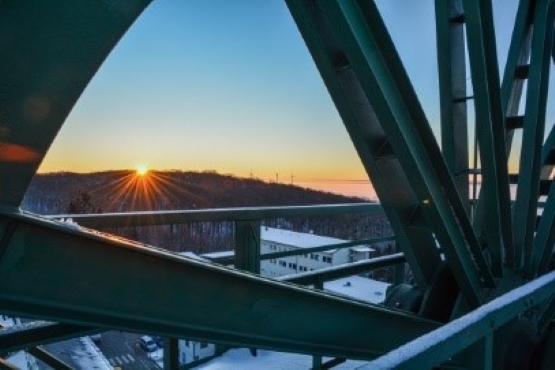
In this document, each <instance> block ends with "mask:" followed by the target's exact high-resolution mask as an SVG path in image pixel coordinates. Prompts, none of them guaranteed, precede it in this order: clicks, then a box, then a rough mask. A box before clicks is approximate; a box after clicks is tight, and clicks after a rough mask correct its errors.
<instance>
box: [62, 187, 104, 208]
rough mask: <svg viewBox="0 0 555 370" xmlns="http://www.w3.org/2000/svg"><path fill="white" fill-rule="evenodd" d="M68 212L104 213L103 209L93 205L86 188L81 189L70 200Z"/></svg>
mask: <svg viewBox="0 0 555 370" xmlns="http://www.w3.org/2000/svg"><path fill="white" fill-rule="evenodd" d="M67 213H69V214H79V213H102V209H101V208H100V207H95V206H94V205H93V203H92V201H91V195H90V194H89V193H88V192H87V191H86V190H79V192H78V193H77V195H76V196H75V197H74V198H73V199H72V200H70V201H69V204H68V206H67Z"/></svg>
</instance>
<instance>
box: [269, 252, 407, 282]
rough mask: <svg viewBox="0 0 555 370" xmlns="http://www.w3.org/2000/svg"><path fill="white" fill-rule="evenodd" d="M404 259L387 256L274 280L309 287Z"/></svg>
mask: <svg viewBox="0 0 555 370" xmlns="http://www.w3.org/2000/svg"><path fill="white" fill-rule="evenodd" d="M405 262H406V259H405V256H404V255H403V254H402V253H396V254H392V255H389V256H383V257H376V258H372V259H369V260H362V261H357V262H353V263H348V264H344V265H339V266H331V267H326V268H323V269H319V270H315V271H307V272H302V273H299V274H295V275H287V276H281V277H278V278H276V280H279V281H287V282H289V283H295V284H300V285H311V284H314V283H315V282H326V281H330V280H336V279H341V278H344V277H346V276H353V275H357V274H362V273H364V272H369V271H372V270H376V269H379V268H382V267H389V266H393V265H397V264H400V263H405Z"/></svg>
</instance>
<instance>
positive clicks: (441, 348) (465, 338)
mask: <svg viewBox="0 0 555 370" xmlns="http://www.w3.org/2000/svg"><path fill="white" fill-rule="evenodd" d="M554 294H555V272H551V273H549V274H548V275H544V276H542V277H540V278H539V279H536V280H534V281H532V282H530V283H528V284H526V285H523V286H521V287H518V288H516V289H514V290H513V291H510V292H508V293H506V294H505V295H503V296H501V297H498V298H496V299H494V300H493V301H491V302H488V303H487V304H485V305H483V306H481V307H479V308H477V309H476V310H474V311H473V312H471V313H469V314H467V315H464V316H462V317H460V318H458V319H456V320H454V321H451V322H450V323H448V324H446V325H444V326H442V327H440V328H439V329H437V330H434V331H433V332H430V333H428V334H426V335H423V336H422V337H420V338H418V339H415V340H414V341H413V342H411V343H407V344H405V345H403V346H401V347H399V348H397V349H395V350H393V351H391V352H389V353H388V354H386V355H384V356H382V357H380V358H378V359H376V360H374V361H372V362H370V363H369V364H367V365H365V366H363V367H361V369H368V370H369V369H372V370H378V369H399V370H401V369H407V370H408V369H411V370H412V369H431V368H434V367H435V366H439V365H441V363H443V362H444V361H447V360H448V359H450V358H451V357H452V356H453V355H455V354H457V353H460V352H461V351H462V350H464V349H465V348H467V347H468V346H470V345H472V344H473V343H476V342H477V341H478V340H480V339H482V338H484V337H486V336H489V335H490V334H491V333H492V332H494V331H495V330H497V329H499V328H500V327H502V326H503V325H504V324H506V323H507V322H509V321H511V320H513V319H515V318H516V317H518V316H519V315H520V314H522V313H523V312H525V311H526V310H529V309H532V308H533V307H535V306H537V305H540V304H542V303H543V302H545V301H546V300H549V299H550V298H552V297H553V295H554ZM491 353H492V352H491V351H490V354H491Z"/></svg>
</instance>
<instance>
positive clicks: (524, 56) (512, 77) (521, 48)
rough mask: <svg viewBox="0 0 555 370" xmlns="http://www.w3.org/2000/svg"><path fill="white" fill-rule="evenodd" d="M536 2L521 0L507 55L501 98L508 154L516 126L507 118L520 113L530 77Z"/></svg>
mask: <svg viewBox="0 0 555 370" xmlns="http://www.w3.org/2000/svg"><path fill="white" fill-rule="evenodd" d="M535 4H536V2H535V1H530V0H520V2H519V5H518V10H517V13H516V19H515V26H514V28H513V34H512V36H511V44H510V46H509V52H508V55H507V62H506V65H505V72H504V75H503V84H502V87H501V100H502V106H503V108H504V110H505V111H504V114H505V126H506V130H507V131H506V132H507V134H506V145H507V156H509V154H510V152H511V144H512V141H513V136H514V131H515V129H514V128H510V127H507V119H510V118H512V117H516V116H517V115H518V111H519V106H520V100H521V97H522V91H523V89H524V83H525V81H526V80H527V79H528V73H519V71H522V70H525V71H529V68H528V61H529V59H530V49H531V45H532V23H533V19H534V7H535Z"/></svg>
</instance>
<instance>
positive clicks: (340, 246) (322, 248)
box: [260, 236, 395, 260]
mask: <svg viewBox="0 0 555 370" xmlns="http://www.w3.org/2000/svg"><path fill="white" fill-rule="evenodd" d="M394 240H395V236H384V237H380V238H372V239H363V240H353V241H350V242H345V243H337V244H326V245H321V246H317V247H310V248H302V249H294V250H290V251H284V252H272V253H264V254H263V255H262V256H260V259H261V260H269V259H273V258H282V257H290V256H299V255H301V254H307V253H314V252H324V251H329V250H333V249H345V248H349V247H354V246H357V245H364V244H372V243H379V242H384V241H394Z"/></svg>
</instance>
